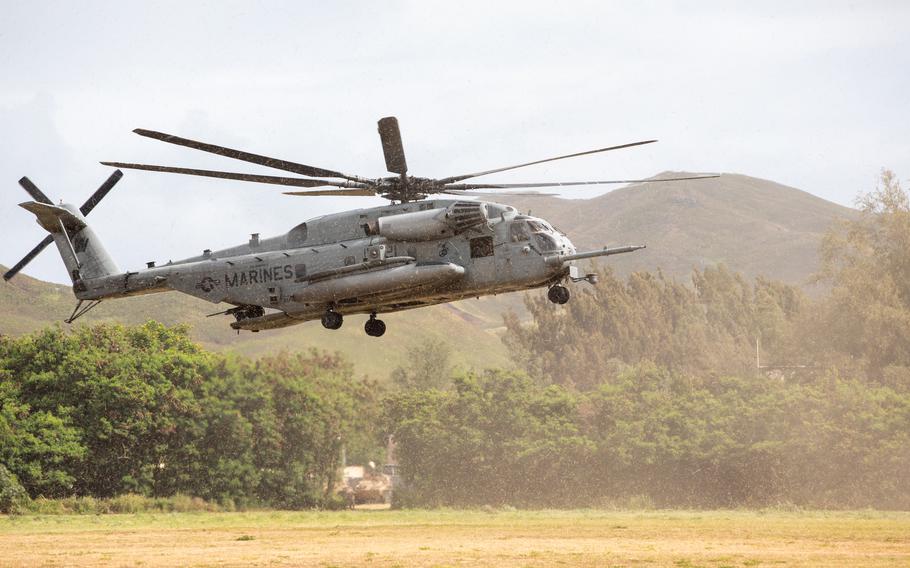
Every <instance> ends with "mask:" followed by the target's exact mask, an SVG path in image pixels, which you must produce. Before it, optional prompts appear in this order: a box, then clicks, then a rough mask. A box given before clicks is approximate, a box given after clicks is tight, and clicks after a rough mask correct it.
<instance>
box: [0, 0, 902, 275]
mask: <svg viewBox="0 0 910 568" xmlns="http://www.w3.org/2000/svg"><path fill="white" fill-rule="evenodd" d="M0 8H2V13H3V20H4V25H3V26H0V196H2V200H0V264H3V265H6V266H11V265H13V264H14V263H15V262H17V261H18V260H19V258H21V257H22V256H23V255H24V254H25V253H26V252H28V251H29V250H30V249H31V248H32V247H33V246H34V245H35V244H37V242H38V241H40V240H41V239H42V238H43V237H44V233H43V232H42V230H41V229H40V227H38V226H37V225H36V224H35V221H34V218H33V216H32V215H31V214H29V213H27V212H26V211H24V210H22V209H20V208H19V207H17V204H18V203H20V202H22V201H25V200H27V199H28V196H27V194H25V193H24V192H23V191H22V190H21V188H20V187H19V186H18V184H17V180H18V179H19V178H20V177H22V176H23V175H27V176H29V177H30V178H31V179H32V181H34V182H35V183H36V184H37V185H38V186H39V187H40V188H42V190H43V191H44V192H45V193H46V194H47V195H49V196H50V197H51V199H53V200H54V201H57V200H61V199H62V200H63V201H66V202H73V203H75V204H77V205H79V204H81V203H82V201H83V200H84V199H85V198H87V197H88V196H89V195H90V194H91V192H92V191H94V189H95V188H96V187H97V186H98V185H100V184H101V182H102V181H104V179H105V178H106V177H107V176H108V175H110V173H111V170H110V168H107V167H105V166H102V165H100V164H99V163H98V162H99V161H102V160H107V161H126V162H142V163H151V164H162V165H172V166H184V167H198V168H208V169H222V170H228V171H240V172H252V173H269V174H273V175H283V174H282V173H280V172H278V171H275V170H268V169H266V168H261V167H258V166H254V165H248V164H245V163H243V162H236V161H233V160H228V159H226V158H221V157H217V156H210V155H207V154H205V153H202V152H198V151H194V150H191V149H187V148H182V147H179V146H171V145H168V144H164V143H162V142H159V141H155V140H150V139H147V138H142V137H140V136H137V135H136V134H133V133H132V132H131V131H132V130H133V129H134V128H147V129H151V130H159V131H164V132H168V133H172V134H178V135H181V136H184V137H188V138H194V139H198V140H204V141H208V142H212V143H216V144H221V145H226V146H231V147H235V148H240V149H244V150H247V151H251V152H256V153H260V154H267V155H270V156H274V157H278V158H284V159H288V160H293V161H297V162H302V163H305V164H309V165H315V166H320V167H324V168H330V169H335V170H341V171H344V172H347V173H353V174H358V175H363V176H366V177H380V176H384V175H388V174H386V173H385V172H384V162H383V158H382V150H381V147H380V144H379V138H378V135H377V134H376V121H377V120H378V119H379V118H381V117H383V116H389V115H394V116H397V117H398V119H399V122H400V124H401V131H402V137H403V140H404V146H405V150H406V153H407V161H408V165H409V169H410V173H411V174H413V175H418V176H427V177H445V176H449V175H455V174H459V173H465V172H472V171H478V170H485V169H491V168H495V167H499V166H504V165H509V164H514V163H520V162H525V161H531V160H535V159H540V158H544V157H549V156H554V155H561V154H567V153H571V152H577V151H582V150H588V149H593V148H600V147H604V146H608V145H614V144H621V143H625V142H631V141H636V140H644V139H650V138H657V139H659V140H660V142H659V143H657V144H652V145H649V146H643V147H639V148H633V149H628V150H622V151H617V152H609V153H606V154H600V155H595V156H586V157H580V158H574V159H570V160H563V161H559V162H555V163H552V164H542V165H539V166H532V167H529V168H524V169H521V170H517V171H513V172H504V173H501V174H495V175H494V176H489V177H486V178H478V179H477V180H476V181H478V182H480V181H489V182H495V181H500V182H517V181H551V180H562V181H572V180H583V179H604V178H607V179H615V178H619V179H625V178H629V177H648V176H651V175H654V174H656V173H658V172H661V171H666V170H674V171H690V172H733V173H741V174H746V175H751V176H756V177H760V178H766V179H770V180H774V181H776V182H779V183H783V184H786V185H790V186H793V187H796V188H799V189H802V190H804V191H808V192H810V193H812V194H814V195H817V196H819V197H822V198H825V199H828V200H831V201H834V202H837V203H840V204H843V205H850V204H852V203H853V200H854V198H855V196H856V195H857V194H858V193H859V192H861V191H868V190H870V189H872V188H873V187H874V186H875V181H876V178H877V177H878V174H879V172H880V170H881V169H882V168H883V167H884V168H889V169H892V170H894V171H895V172H896V173H897V174H898V177H899V178H900V179H901V180H903V181H904V183H905V186H906V184H907V180H908V178H910V137H908V132H910V73H908V71H907V70H908V69H910V34H908V28H910V25H908V24H910V3H908V2H902V1H894V2H855V3H854V2H834V1H828V2H798V3H794V2H754V1H745V2H716V3H715V2H647V1H643V2H623V3H620V2H603V1H597V2H531V1H527V0H521V1H516V2H490V1H486V2H470V1H468V2H433V1H414V2H300V1H298V2H252V1H244V2H231V1H217V2H214V1H213V2H184V1H180V2H166V1H159V2H147V3H138V2H93V1H80V2H31V1H29V2H24V1H23V2H20V1H11V0H0ZM609 189H610V188H602V189H599V190H597V191H599V192H604V191H608V190H609ZM281 191H282V189H281V188H278V187H276V186H269V185H259V184H250V183H243V182H230V181H224V180H210V179H198V178H191V177H187V176H178V175H173V174H159V173H151V172H139V171H125V176H124V178H123V180H121V182H120V183H119V185H118V186H117V187H116V189H115V190H114V191H113V192H112V193H111V194H110V195H109V196H108V197H107V199H106V200H105V201H104V202H102V203H101V204H100V205H99V206H98V207H97V208H96V209H95V210H94V211H93V212H92V214H91V215H90V217H89V220H90V222H91V225H92V227H93V228H94V229H95V232H96V233H97V234H98V236H99V237H100V238H101V239H102V240H103V241H104V244H105V246H106V248H107V249H108V251H109V252H110V253H111V255H112V256H113V258H114V259H115V260H116V261H117V263H118V265H119V266H120V268H121V269H135V268H141V267H143V266H144V263H145V262H146V261H150V260H156V261H158V262H166V261H167V260H168V259H178V258H184V257H187V256H192V255H195V254H199V253H200V252H201V251H202V250H203V249H206V248H210V249H218V248H222V247H225V246H230V245H233V244H239V243H242V242H245V241H246V240H247V239H248V238H249V237H248V236H249V234H250V233H254V232H258V233H261V234H262V235H263V237H266V236H271V235H276V234H281V233H284V232H285V231H287V230H288V229H290V228H291V227H292V226H294V225H296V224H297V223H299V222H301V221H304V220H306V219H308V218H311V217H314V216H317V215H322V214H325V213H331V212H337V211H343V210H345V209H349V208H356V207H368V206H376V205H382V204H383V203H384V201H383V200H382V199H380V198H366V197H360V198H338V197H318V198H317V197H307V198H302V197H288V196H283V195H281ZM597 191H594V192H592V191H590V190H589V191H588V192H587V193H581V192H580V191H577V190H576V191H568V192H566V193H564V196H565V197H567V198H580V197H583V196H592V195H596V194H597ZM535 213H536V214H540V215H542V216H544V217H546V214H545V212H542V211H541V212H537V211H535ZM25 273H27V274H29V275H31V276H35V277H38V278H41V279H45V280H51V281H55V282H66V283H68V279H67V275H66V271H65V269H64V267H63V264H62V262H61V261H60V258H59V256H58V254H57V253H56V251H55V250H54V249H53V247H50V248H49V249H48V250H46V251H45V252H44V253H42V254H41V255H40V256H39V257H38V258H37V259H36V260H35V261H33V262H32V264H31V265H29V267H28V268H26V270H25Z"/></svg>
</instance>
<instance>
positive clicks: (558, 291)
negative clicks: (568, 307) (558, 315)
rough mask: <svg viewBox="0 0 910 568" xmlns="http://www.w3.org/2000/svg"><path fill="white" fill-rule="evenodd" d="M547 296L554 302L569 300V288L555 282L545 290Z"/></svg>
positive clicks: (563, 302)
mask: <svg viewBox="0 0 910 568" xmlns="http://www.w3.org/2000/svg"><path fill="white" fill-rule="evenodd" d="M547 298H549V300H550V301H551V302H553V303H554V304H565V303H566V302H568V301H569V289H568V288H566V287H565V286H561V285H559V284H557V285H556V286H552V287H551V288H550V289H549V290H547Z"/></svg>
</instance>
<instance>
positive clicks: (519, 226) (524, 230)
mask: <svg viewBox="0 0 910 568" xmlns="http://www.w3.org/2000/svg"><path fill="white" fill-rule="evenodd" d="M555 233H556V231H555V230H554V229H553V227H551V226H550V225H548V224H547V223H545V222H544V221H541V220H540V219H527V218H525V219H516V220H515V221H513V222H512V225H511V226H510V227H509V238H510V239H511V241H512V242H513V243H517V242H521V241H528V240H532V238H533V242H534V245H535V247H536V248H537V249H538V250H539V251H541V252H550V251H555V250H559V249H560V245H559V243H558V242H557V239H555V238H554V237H553V235H554V234H555Z"/></svg>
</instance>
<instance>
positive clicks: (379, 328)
mask: <svg viewBox="0 0 910 568" xmlns="http://www.w3.org/2000/svg"><path fill="white" fill-rule="evenodd" d="M363 330H364V331H366V332H367V335H369V336H370V337H382V334H384V333H385V322H384V321H382V320H381V319H376V314H370V319H368V320H367V322H366V323H365V324H364V325H363Z"/></svg>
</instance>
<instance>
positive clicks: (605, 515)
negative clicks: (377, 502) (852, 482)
mask: <svg viewBox="0 0 910 568" xmlns="http://www.w3.org/2000/svg"><path fill="white" fill-rule="evenodd" d="M555 565H563V566H675V567H683V568H686V567H689V568H691V567H695V566H705V567H717V568H719V567H724V566H729V567H732V566H826V567H827V566H830V567H835V566H845V567H846V566H850V567H854V566H888V567H891V566H908V567H910V513H884V512H873V511H868V512H867V511H858V512H779V511H766V512H761V511H710V512H704V511H688V512H687V511H647V512H632V511H620V512H617V511H592V510H581V511H490V512H484V511H452V510H441V511H387V510H358V511H348V512H299V513H296V512H268V511H265V512H259V511H257V512H246V513H174V514H137V515H103V516H97V515H84V516H79V515H47V516H40V515H27V516H21V517H5V518H4V517H0V566H326V567H327V566H371V567H373V566H555Z"/></svg>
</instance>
